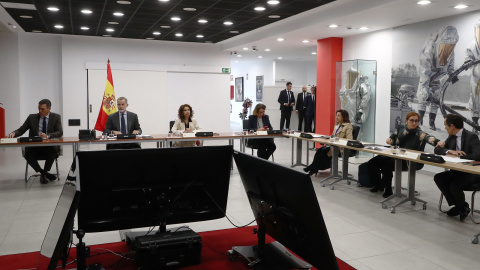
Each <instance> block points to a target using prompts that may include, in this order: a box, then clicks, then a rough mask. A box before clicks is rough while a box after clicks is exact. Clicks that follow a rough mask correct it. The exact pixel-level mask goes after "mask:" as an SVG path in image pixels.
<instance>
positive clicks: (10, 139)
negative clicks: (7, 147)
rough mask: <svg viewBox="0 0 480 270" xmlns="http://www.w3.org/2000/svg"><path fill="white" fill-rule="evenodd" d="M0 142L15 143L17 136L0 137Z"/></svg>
mask: <svg viewBox="0 0 480 270" xmlns="http://www.w3.org/2000/svg"><path fill="white" fill-rule="evenodd" d="M0 143H17V138H2V139H1V141H0Z"/></svg>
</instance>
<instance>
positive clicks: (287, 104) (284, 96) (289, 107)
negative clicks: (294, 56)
mask: <svg viewBox="0 0 480 270" xmlns="http://www.w3.org/2000/svg"><path fill="white" fill-rule="evenodd" d="M286 86H287V87H286V89H284V90H282V91H280V95H279V96H278V103H280V113H281V114H280V129H283V125H284V124H285V126H286V128H287V129H289V128H290V117H291V116H292V111H293V106H294V105H295V97H294V96H293V93H292V83H291V82H287V85H286ZM285 122H286V123H285Z"/></svg>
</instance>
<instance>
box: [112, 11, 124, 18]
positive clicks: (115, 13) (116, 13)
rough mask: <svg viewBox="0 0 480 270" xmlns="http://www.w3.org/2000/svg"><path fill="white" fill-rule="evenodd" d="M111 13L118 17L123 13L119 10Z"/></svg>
mask: <svg viewBox="0 0 480 270" xmlns="http://www.w3.org/2000/svg"><path fill="white" fill-rule="evenodd" d="M113 15H114V16H118V17H121V16H123V15H124V14H123V13H121V12H114V13H113Z"/></svg>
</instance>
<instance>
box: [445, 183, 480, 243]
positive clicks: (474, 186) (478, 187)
mask: <svg viewBox="0 0 480 270" xmlns="http://www.w3.org/2000/svg"><path fill="white" fill-rule="evenodd" d="M463 191H472V198H471V207H472V210H471V211H470V219H471V220H472V221H473V223H475V224H480V221H476V220H475V218H474V217H473V213H474V212H476V213H480V210H475V194H476V193H477V191H480V183H473V184H471V185H469V186H467V187H466V188H464V189H463ZM442 203H443V193H440V200H439V201H438V210H439V211H440V212H442V213H446V212H447V211H448V210H443V209H442ZM477 241H478V239H477ZM475 244H476V243H475Z"/></svg>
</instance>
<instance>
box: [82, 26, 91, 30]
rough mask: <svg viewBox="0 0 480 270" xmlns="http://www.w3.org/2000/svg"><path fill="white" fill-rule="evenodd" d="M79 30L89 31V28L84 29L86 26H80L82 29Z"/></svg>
mask: <svg viewBox="0 0 480 270" xmlns="http://www.w3.org/2000/svg"><path fill="white" fill-rule="evenodd" d="M80 29H82V30H89V29H90V28H88V27H86V26H82V27H80Z"/></svg>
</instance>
